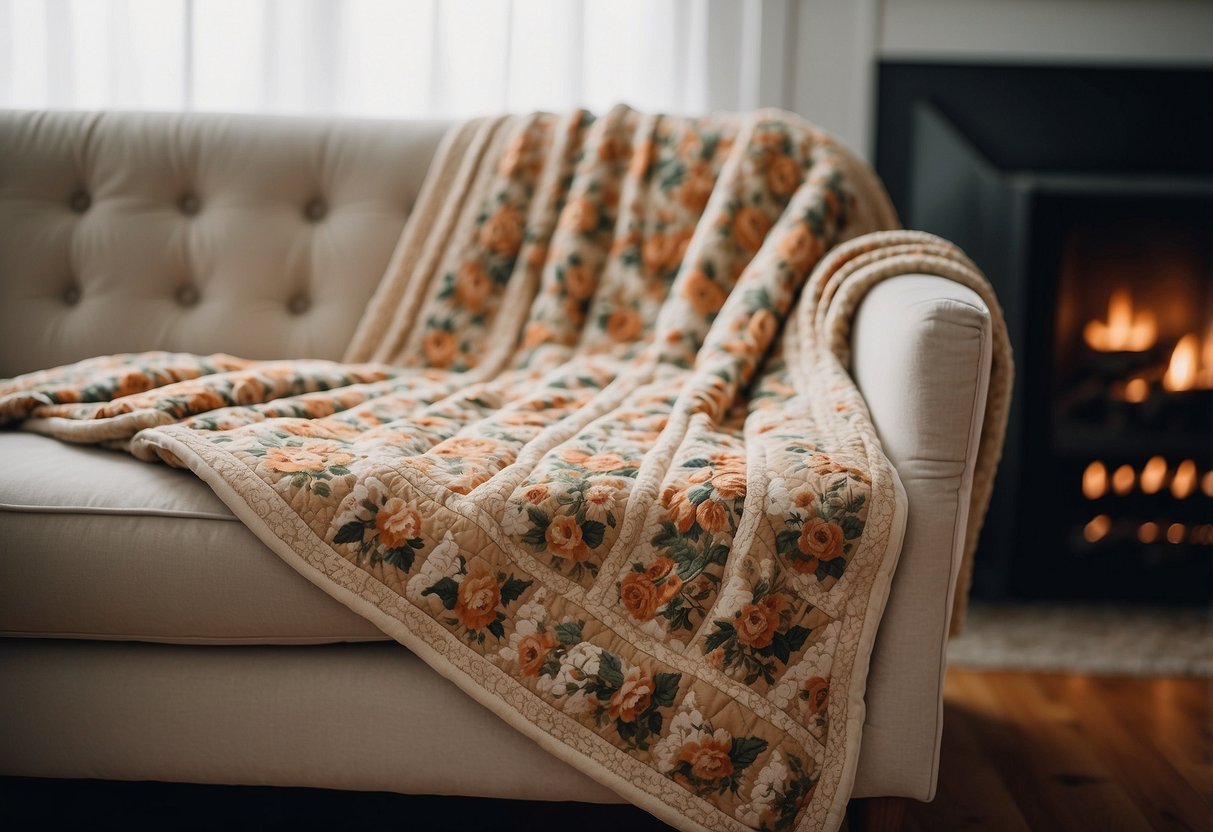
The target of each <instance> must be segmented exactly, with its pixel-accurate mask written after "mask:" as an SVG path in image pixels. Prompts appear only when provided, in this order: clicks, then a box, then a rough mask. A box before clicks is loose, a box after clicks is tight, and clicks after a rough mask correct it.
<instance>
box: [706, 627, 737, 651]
mask: <svg viewBox="0 0 1213 832" xmlns="http://www.w3.org/2000/svg"><path fill="white" fill-rule="evenodd" d="M712 623H713V624H715V625H716V631H715V632H713V633H711V634H710V635H709V636H708V637H707V638H706V639H705V640H704V643H703V652H704V653H711V652H712V651H713V650H715V649H716V648H717V647H719V646H720V645H722V644H724V643H725V642H726V641H729V640H730V639H732V638H733V636H734V635H735V634H736V630H734V629H733V625H732V624H730V623H729V622H728V621H713V622H712Z"/></svg>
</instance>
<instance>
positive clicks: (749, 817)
mask: <svg viewBox="0 0 1213 832" xmlns="http://www.w3.org/2000/svg"><path fill="white" fill-rule="evenodd" d="M787 779H788V767H787V765H785V764H784V762H783V757H782V756H780V754H779V752H778V751H775V752H774V753H772V754H771V759H770V760H769V761H768V762H767V764H766V765H765V766H763V767H762V771H760V772H758V777H757V778H755V780H754V785H753V786H752V787H751V788H750V802H749V803H744V804H742V805H741V806H738V807H737V811H736V812H735V814H736V816H737V819H738V820H739V821H741V822H742V823H744V824H745V825H746V826H752V827H754V828H757V827H758V826H759V824H761V823H762V821H763V818H764V817H765V816H766V814H767V813H768V812H769V811H770V809H771V805H772V804H773V803H774V802H775V801H776V800H778V799H779V795H780V794H781V793H782V792H783V789H784V785H785V784H786V783H787Z"/></svg>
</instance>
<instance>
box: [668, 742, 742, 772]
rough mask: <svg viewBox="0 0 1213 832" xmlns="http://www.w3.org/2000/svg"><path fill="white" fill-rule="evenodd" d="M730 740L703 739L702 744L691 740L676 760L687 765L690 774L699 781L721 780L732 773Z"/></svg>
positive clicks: (731, 745) (731, 744)
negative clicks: (689, 768) (689, 767)
mask: <svg viewBox="0 0 1213 832" xmlns="http://www.w3.org/2000/svg"><path fill="white" fill-rule="evenodd" d="M732 747H733V743H732V740H731V739H725V738H723V737H722V738H717V737H715V736H711V737H704V739H703V742H695V741H694V740H692V741H691V742H688V743H687V744H686V745H684V746H683V747H682V750H681V751H679V752H678V760H679V761H680V762H683V763H689V764H690V766H691V774H692V776H694V777H695V778H697V779H699V780H723V779H724V778H726V777H728V776H729V775H730V774H732V773H733V761H732V760H731V759H729V751H730V750H732Z"/></svg>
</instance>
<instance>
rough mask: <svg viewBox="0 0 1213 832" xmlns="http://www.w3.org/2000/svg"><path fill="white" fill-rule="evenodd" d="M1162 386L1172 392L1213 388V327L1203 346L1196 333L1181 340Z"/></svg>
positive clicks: (1168, 365)
mask: <svg viewBox="0 0 1213 832" xmlns="http://www.w3.org/2000/svg"><path fill="white" fill-rule="evenodd" d="M1162 386H1163V387H1164V388H1165V389H1167V390H1170V391H1171V392H1177V391H1181V390H1192V389H1195V388H1198V387H1203V388H1213V327H1210V328H1209V331H1208V332H1207V333H1206V334H1205V339H1204V344H1203V346H1202V344H1201V343H1200V338H1199V336H1197V334H1196V333H1195V332H1189V333H1188V334H1187V335H1185V336H1184V337H1182V338H1180V339H1179V343H1178V344H1176V345H1175V349H1174V350H1172V351H1171V360H1170V362H1168V364H1167V372H1166V374H1165V375H1164V376H1163V377H1162Z"/></svg>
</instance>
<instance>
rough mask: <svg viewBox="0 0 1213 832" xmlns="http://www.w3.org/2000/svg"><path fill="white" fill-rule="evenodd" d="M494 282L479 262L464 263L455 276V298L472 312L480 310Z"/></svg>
mask: <svg viewBox="0 0 1213 832" xmlns="http://www.w3.org/2000/svg"><path fill="white" fill-rule="evenodd" d="M492 284H493V281H492V278H490V277H489V273H488V272H486V271H485V270H484V268H483V267H482V266H481V265H480V264H479V263H473V262H467V263H464V264H463V265H462V266H460V267H459V273H458V274H457V275H456V276H455V300H457V301H459V304H460V305H461V306H464V307H466V308H467V309H470V310H471V311H472V312H479V311H480V310H481V309H482V308H484V301H485V299H486V298H487V297H488V296H489V291H490V290H491V287H492Z"/></svg>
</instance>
